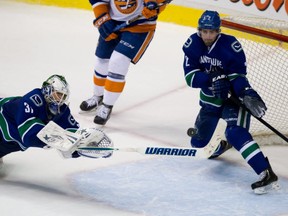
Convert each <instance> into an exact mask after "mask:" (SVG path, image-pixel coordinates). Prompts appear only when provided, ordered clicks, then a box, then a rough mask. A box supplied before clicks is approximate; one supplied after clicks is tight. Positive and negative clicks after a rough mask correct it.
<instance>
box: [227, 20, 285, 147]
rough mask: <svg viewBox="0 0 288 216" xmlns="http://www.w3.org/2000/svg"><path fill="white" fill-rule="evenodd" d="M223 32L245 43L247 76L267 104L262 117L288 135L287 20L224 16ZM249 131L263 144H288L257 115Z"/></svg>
mask: <svg viewBox="0 0 288 216" xmlns="http://www.w3.org/2000/svg"><path fill="white" fill-rule="evenodd" d="M222 32H223V33H228V34H231V35H234V36H235V37H236V38H237V39H238V40H239V41H240V43H241V44H242V46H243V49H244V51H245V54H246V58H247V77H248V79H249V81H250V84H251V85H252V87H253V88H255V90H256V91H257V92H258V93H259V94H260V95H261V97H262V98H263V100H264V101H265V103H266V105H267V107H268V110H267V112H266V115H265V116H264V118H263V119H264V120H265V121H266V122H268V123H269V124H271V125H272V126H273V127H274V128H276V129H277V130H278V131H280V132H281V133H283V134H284V135H285V136H288V127H287V124H288V107H286V106H288V83H287V80H288V36H287V35H288V22H286V21H280V20H272V19H267V18H259V17H257V18H255V17H242V16H239V17H235V16H232V17H224V18H223V19H222ZM250 132H251V133H252V135H253V137H254V138H255V140H256V141H257V142H258V144H260V145H269V144H285V145H288V143H286V142H285V141H284V140H283V139H281V138H280V137H279V136H277V135H276V134H274V133H273V132H272V131H271V130H270V129H269V128H267V127H266V126H265V125H263V124H262V123H261V122H259V121H257V120H256V119H255V118H252V122H251V128H250Z"/></svg>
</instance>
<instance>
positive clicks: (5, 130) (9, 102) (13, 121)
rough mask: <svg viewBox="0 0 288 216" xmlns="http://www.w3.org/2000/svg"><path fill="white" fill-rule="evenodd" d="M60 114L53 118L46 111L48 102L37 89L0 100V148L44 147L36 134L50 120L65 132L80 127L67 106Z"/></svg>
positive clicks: (63, 106)
mask: <svg viewBox="0 0 288 216" xmlns="http://www.w3.org/2000/svg"><path fill="white" fill-rule="evenodd" d="M60 111H61V112H60V114H58V115H56V116H54V115H51V114H50V112H48V110H47V102H46V100H45V99H44V96H43V94H42V92H41V89H39V88H36V89H34V90H32V91H30V92H29V93H27V94H26V95H24V96H21V97H7V98H1V99H0V126H1V133H0V145H6V146H7V147H8V148H9V145H11V146H17V145H19V150H22V151H24V150H26V149H27V148H29V147H39V148H43V147H44V146H45V144H44V143H43V142H41V141H40V140H39V139H38V138H37V136H36V135H37V133H38V132H39V131H40V130H41V129H42V128H43V127H45V125H46V124H47V123H48V122H49V121H51V120H52V121H54V122H55V123H57V124H58V125H59V126H61V127H62V128H64V129H66V130H69V131H76V130H77V129H78V128H79V124H78V122H76V121H75V119H74V118H73V116H72V115H71V112H70V109H69V107H68V106H67V105H66V104H63V105H62V106H61V110H60ZM14 149H15V147H14ZM16 149H17V148H16ZM15 151H16V150H15Z"/></svg>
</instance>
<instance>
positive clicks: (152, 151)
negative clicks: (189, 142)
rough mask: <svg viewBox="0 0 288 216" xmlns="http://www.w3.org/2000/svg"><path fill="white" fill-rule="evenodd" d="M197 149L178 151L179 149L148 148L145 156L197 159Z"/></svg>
mask: <svg viewBox="0 0 288 216" xmlns="http://www.w3.org/2000/svg"><path fill="white" fill-rule="evenodd" d="M196 152H197V150H196V149H178V148H155V147H147V148H146V151H145V154H151V155H153V154H156V155H176V156H189V157H195V155H196Z"/></svg>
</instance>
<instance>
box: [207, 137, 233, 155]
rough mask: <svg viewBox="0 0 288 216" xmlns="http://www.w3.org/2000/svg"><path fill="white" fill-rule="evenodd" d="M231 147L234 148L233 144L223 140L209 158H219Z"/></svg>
mask: <svg viewBox="0 0 288 216" xmlns="http://www.w3.org/2000/svg"><path fill="white" fill-rule="evenodd" d="M230 148H232V145H231V144H229V143H228V142H227V141H225V140H221V142H220V144H219V146H218V147H217V149H216V150H215V152H214V153H213V154H212V155H211V156H210V157H209V158H208V159H213V158H217V157H219V156H220V155H221V154H223V153H224V152H226V151H227V150H229V149H230Z"/></svg>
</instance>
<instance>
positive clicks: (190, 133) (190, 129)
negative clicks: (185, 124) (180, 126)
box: [187, 128, 197, 137]
mask: <svg viewBox="0 0 288 216" xmlns="http://www.w3.org/2000/svg"><path fill="white" fill-rule="evenodd" d="M196 132H197V129H195V128H188V130H187V135H188V136H190V137H192V136H194V135H195V134H196Z"/></svg>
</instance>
